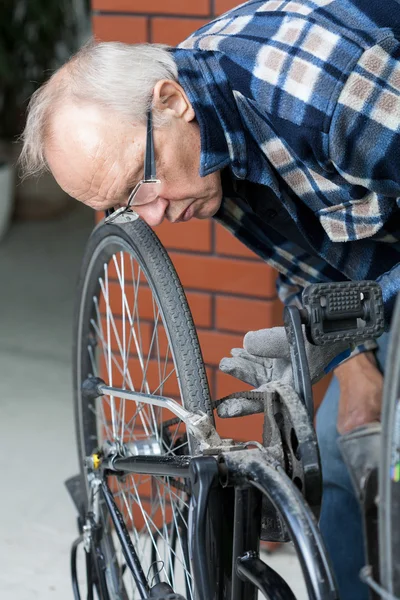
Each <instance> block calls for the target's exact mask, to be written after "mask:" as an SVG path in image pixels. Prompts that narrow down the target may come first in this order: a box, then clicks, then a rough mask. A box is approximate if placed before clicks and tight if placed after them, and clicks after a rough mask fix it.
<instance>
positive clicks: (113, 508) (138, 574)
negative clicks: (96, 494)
mask: <svg viewBox="0 0 400 600" xmlns="http://www.w3.org/2000/svg"><path fill="white" fill-rule="evenodd" d="M100 489H101V491H102V493H103V497H104V500H105V503H106V505H107V508H108V511H109V513H110V516H111V519H112V521H113V524H114V527H115V531H116V533H117V536H118V539H119V541H120V543H121V546H122V553H123V555H124V558H125V560H126V564H127V565H128V568H129V569H130V571H131V572H132V575H133V578H134V580H135V583H136V587H137V589H138V592H139V594H140V597H141V598H142V600H146V598H148V597H149V593H150V588H149V586H148V583H147V579H146V576H145V574H144V572H143V569H142V565H141V564H140V560H139V558H138V555H137V554H136V550H135V548H134V547H133V544H132V541H131V538H130V536H129V532H128V529H127V527H126V525H125V522H124V519H123V516H122V514H121V512H120V511H119V509H118V507H117V505H116V504H115V501H114V497H113V495H112V493H111V491H110V489H109V488H108V485H107V483H106V482H105V481H102V482H101V488H100Z"/></svg>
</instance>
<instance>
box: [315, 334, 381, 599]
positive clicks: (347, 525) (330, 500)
mask: <svg viewBox="0 0 400 600" xmlns="http://www.w3.org/2000/svg"><path fill="white" fill-rule="evenodd" d="M388 337H389V336H388V335H387V334H384V335H383V336H382V337H381V338H380V340H379V351H378V353H377V358H378V361H379V363H380V365H381V367H383V364H384V360H385V355H386V350H387V343H388ZM338 404H339V382H338V380H337V379H336V377H334V378H333V379H332V382H331V384H330V386H329V388H328V390H327V393H326V395H325V398H324V400H323V402H322V404H321V406H320V408H319V410H318V413H317V435H318V443H319V448H320V453H321V462H322V472H323V480H324V486H323V501H322V510H321V518H320V529H321V533H322V536H323V538H324V542H325V545H326V547H327V550H328V553H329V555H330V558H331V561H332V564H333V568H334V572H335V575H336V579H337V582H338V586H339V595H340V600H367V598H368V590H367V586H366V585H364V584H363V583H361V581H360V579H359V572H360V569H361V567H363V566H364V564H365V558H364V549H363V532H362V521H361V513H360V508H359V506H358V502H357V499H356V496H355V494H354V492H353V486H352V483H351V480H350V476H349V474H348V472H347V468H346V466H345V464H344V462H343V460H342V456H341V454H340V450H339V447H338V444H337V439H338V436H339V434H338V432H337V429H336V421H337V413H338Z"/></svg>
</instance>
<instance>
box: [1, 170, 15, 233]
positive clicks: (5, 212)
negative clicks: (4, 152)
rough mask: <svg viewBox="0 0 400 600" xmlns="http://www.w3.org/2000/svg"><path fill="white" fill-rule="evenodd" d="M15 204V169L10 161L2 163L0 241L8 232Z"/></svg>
mask: <svg viewBox="0 0 400 600" xmlns="http://www.w3.org/2000/svg"><path fill="white" fill-rule="evenodd" d="M13 206H14V169H13V167H12V165H11V164H10V163H7V162H6V163H0V241H1V240H2V238H3V237H4V235H5V234H6V232H7V230H8V228H9V225H10V221H11V214H12V211H13Z"/></svg>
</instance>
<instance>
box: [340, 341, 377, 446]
mask: <svg viewBox="0 0 400 600" xmlns="http://www.w3.org/2000/svg"><path fill="white" fill-rule="evenodd" d="M334 373H335V375H336V377H337V378H338V380H339V386H340V399H339V412H338V419H337V429H338V432H339V433H340V434H344V433H348V432H349V431H352V430H353V429H355V428H356V427H359V426H360V425H365V424H367V423H372V422H373V421H380V416H381V407H382V393H383V376H382V374H381V372H380V371H379V369H378V367H377V363H376V359H375V355H374V353H373V352H365V353H364V354H359V355H358V356H355V357H354V358H351V359H349V360H348V361H346V362H344V363H343V364H341V365H339V366H338V367H337V368H336V369H335V371H334Z"/></svg>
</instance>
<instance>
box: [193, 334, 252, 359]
mask: <svg viewBox="0 0 400 600" xmlns="http://www.w3.org/2000/svg"><path fill="white" fill-rule="evenodd" d="M197 334H198V336H199V340H200V346H201V350H202V352H203V358H204V362H205V363H207V364H208V365H216V366H218V365H219V362H220V360H221V358H223V357H224V356H230V351H231V348H238V347H242V346H243V336H242V335H232V334H230V333H221V332H219V331H206V330H204V329H199V330H198V331H197Z"/></svg>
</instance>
